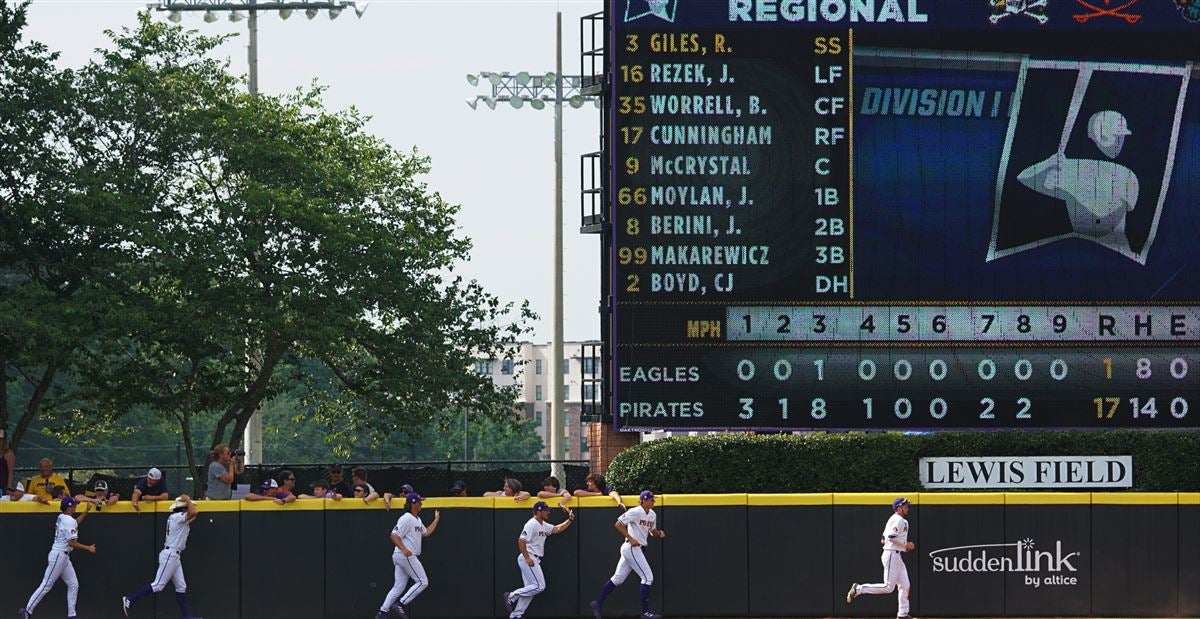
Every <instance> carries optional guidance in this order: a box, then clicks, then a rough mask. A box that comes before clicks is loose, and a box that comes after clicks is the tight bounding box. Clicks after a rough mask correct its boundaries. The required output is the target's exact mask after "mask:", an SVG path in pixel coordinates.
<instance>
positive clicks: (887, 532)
mask: <svg viewBox="0 0 1200 619" xmlns="http://www.w3.org/2000/svg"><path fill="white" fill-rule="evenodd" d="M881 540H882V541H883V556H881V557H880V561H881V562H882V563H883V582H881V583H877V584H872V585H859V586H858V588H857V590H856V591H857V593H858V595H887V594H889V593H891V592H892V591H895V590H896V588H897V587H899V588H900V602H899V608H898V610H897V611H896V616H897V617H907V616H908V591H909V589H911V585H909V582H908V568H907V567H905V565H904V557H903V555H901V554H900V553H902V552H905V550H906V544H907V543H908V521H907V520H905V519H904V516H901V515H900V514H892V517H891V518H888V521H887V524H886V525H885V526H884V528H883V535H882V536H881Z"/></svg>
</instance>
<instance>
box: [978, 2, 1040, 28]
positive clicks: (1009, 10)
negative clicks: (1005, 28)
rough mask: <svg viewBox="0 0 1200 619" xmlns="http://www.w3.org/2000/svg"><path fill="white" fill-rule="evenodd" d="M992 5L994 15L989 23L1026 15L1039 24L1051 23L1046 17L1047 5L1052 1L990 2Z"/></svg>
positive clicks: (989, 19)
mask: <svg viewBox="0 0 1200 619" xmlns="http://www.w3.org/2000/svg"><path fill="white" fill-rule="evenodd" d="M989 2H990V3H991V5H992V15H991V16H990V17H988V21H990V22H992V23H993V24H995V23H999V21H1000V20H1002V19H1005V18H1008V17H1012V16H1013V15H1024V16H1025V17H1028V18H1030V19H1032V20H1034V21H1036V22H1037V23H1039V24H1045V23H1046V22H1048V21H1050V18H1049V17H1047V16H1046V5H1047V4H1049V2H1050V0H989Z"/></svg>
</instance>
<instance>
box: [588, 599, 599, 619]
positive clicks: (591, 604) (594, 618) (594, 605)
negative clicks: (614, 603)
mask: <svg viewBox="0 0 1200 619" xmlns="http://www.w3.org/2000/svg"><path fill="white" fill-rule="evenodd" d="M588 606H589V607H591V609H592V619H602V616H601V615H600V604H599V603H598V602H596V601H595V600H592V601H591V602H588Z"/></svg>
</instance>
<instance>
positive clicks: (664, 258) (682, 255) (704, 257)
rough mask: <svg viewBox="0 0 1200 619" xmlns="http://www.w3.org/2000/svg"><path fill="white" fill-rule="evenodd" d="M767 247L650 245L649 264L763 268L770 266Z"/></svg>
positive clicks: (768, 248)
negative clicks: (751, 266) (750, 266)
mask: <svg viewBox="0 0 1200 619" xmlns="http://www.w3.org/2000/svg"><path fill="white" fill-rule="evenodd" d="M770 251H771V248H770V247H769V246H767V245H715V246H714V245H652V246H650V263H651V264H684V265H701V266H720V265H729V266H742V265H755V266H765V265H768V264H770V263H771V262H770V260H768V258H767V256H768V254H769V253H770Z"/></svg>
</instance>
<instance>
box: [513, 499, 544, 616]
mask: <svg viewBox="0 0 1200 619" xmlns="http://www.w3.org/2000/svg"><path fill="white" fill-rule="evenodd" d="M551 535H554V525H552V524H550V523H549V522H538V521H537V518H530V519H529V522H526V523H525V527H524V528H522V529H521V535H520V539H521V540H523V541H524V542H525V552H527V553H529V556H530V557H532V558H533V565H529V564H528V563H525V555H522V554H518V555H517V567H519V568H521V581H522V582H524V583H525V586H524V587H521V588H520V589H517V590H516V591H513V592H512V593H511V594H510V595H511V597H512V598H514V599H516V601H517V604H516V607H515V608H513V611H512V614H510V615H509V617H510V618H511V617H524V616H525V610H526V609H527V608H529V603H530V602H532V601H533V596H535V595H537V594H539V593H541V592H543V591H545V590H546V578H545V576H543V575H542V557H544V556H545V546H546V538H547V537H550V536H551Z"/></svg>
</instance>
